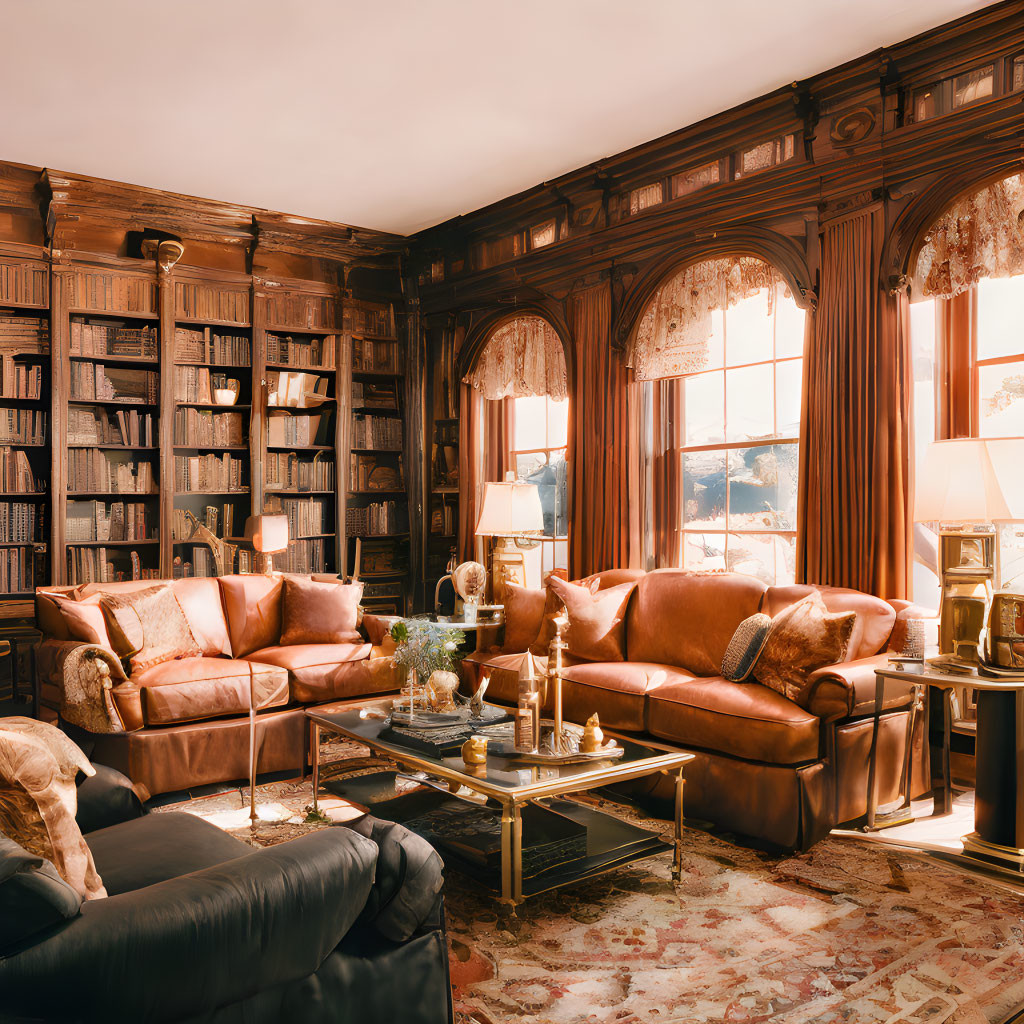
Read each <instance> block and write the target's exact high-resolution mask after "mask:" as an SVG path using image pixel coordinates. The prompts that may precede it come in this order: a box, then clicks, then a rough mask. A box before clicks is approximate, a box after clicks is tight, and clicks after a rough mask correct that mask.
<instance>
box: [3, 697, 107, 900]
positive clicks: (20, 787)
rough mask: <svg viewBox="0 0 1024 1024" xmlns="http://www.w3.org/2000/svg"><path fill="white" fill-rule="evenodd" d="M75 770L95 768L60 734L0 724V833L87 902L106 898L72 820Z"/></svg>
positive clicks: (43, 726)
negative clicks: (52, 869) (44, 863)
mask: <svg viewBox="0 0 1024 1024" xmlns="http://www.w3.org/2000/svg"><path fill="white" fill-rule="evenodd" d="M80 771H81V772H85V774H86V775H92V774H93V773H94V771H95V769H93V767H92V765H91V764H89V761H88V759H87V758H86V756H85V754H83V753H82V751H81V750H80V749H79V748H78V747H77V746H76V745H75V744H74V743H73V742H72V741H71V740H70V739H69V738H68V737H67V736H66V735H65V734H64V733H63V732H61V731H60V729H58V728H56V727H55V726H52V725H48V724H47V723H45V722H37V721H34V720H33V719H31V718H21V717H11V718H3V719H0V831H2V832H3V833H4V835H6V836H8V837H9V838H11V839H13V840H14V841H15V842H16V843H17V844H18V845H19V846H21V847H23V848H24V849H25V850H27V851H28V852H29V853H32V854H35V855H36V856H37V857H41V858H43V860H48V861H50V862H51V863H52V864H53V865H54V867H55V868H56V869H57V871H58V873H59V874H60V876H61V878H63V879H64V881H65V882H67V884H68V885H70V886H71V888H72V889H74V890H75V892H76V893H78V895H79V896H80V897H81V898H82V899H86V900H89V899H96V898H99V897H102V896H106V895H107V893H106V890H105V889H104V888H103V882H102V880H101V879H100V876H99V874H98V873H97V871H96V866H95V864H94V863H93V859H92V853H91V852H90V851H89V847H88V846H87V845H86V843H85V840H84V839H83V838H82V832H81V830H80V829H79V827H78V822H77V821H76V820H75V811H76V810H77V805H78V794H77V789H76V787H75V777H76V776H77V775H78V773H79V772H80Z"/></svg>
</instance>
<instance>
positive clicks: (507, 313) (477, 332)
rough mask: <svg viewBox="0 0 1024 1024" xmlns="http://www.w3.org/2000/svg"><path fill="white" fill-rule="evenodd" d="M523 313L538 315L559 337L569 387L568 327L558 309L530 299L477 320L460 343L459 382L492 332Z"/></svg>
mask: <svg viewBox="0 0 1024 1024" xmlns="http://www.w3.org/2000/svg"><path fill="white" fill-rule="evenodd" d="M522 316H536V317H540V319H541V320H544V321H545V322H546V323H548V324H550V326H551V327H552V328H553V329H554V332H555V333H556V334H557V335H558V340H559V341H560V342H561V343H562V353H563V354H564V356H565V372H566V375H567V378H568V387H569V390H570V391H571V390H572V381H573V365H574V359H573V344H572V335H571V334H570V333H569V327H568V325H567V324H566V322H565V318H564V317H563V316H562V313H561V311H559V310H556V309H555V308H553V307H552V306H549V305H547V304H546V303H540V302H530V303H523V304H522V305H516V307H515V308H514V309H509V308H508V307H507V306H504V307H502V308H501V309H495V310H493V311H491V312H489V313H487V314H486V315H485V316H484V317H482V318H481V319H480V320H478V321H477V322H476V323H475V324H474V325H473V326H472V327H471V328H470V329H469V331H468V332H467V333H466V339H465V341H464V342H463V343H462V348H461V349H460V351H459V355H458V358H457V360H456V367H455V372H456V376H457V378H458V382H459V383H461V382H462V380H463V378H464V377H465V376H466V374H468V373H470V372H471V371H472V369H473V367H474V366H475V365H476V361H477V359H478V358H479V356H480V353H481V352H482V351H483V350H484V346H485V345H486V344H487V342H488V341H490V339H491V335H492V334H494V332H495V331H496V330H497V329H498V328H499V327H503V326H504V325H505V324H507V323H508V322H509V321H510V320H518V319H519V317H522Z"/></svg>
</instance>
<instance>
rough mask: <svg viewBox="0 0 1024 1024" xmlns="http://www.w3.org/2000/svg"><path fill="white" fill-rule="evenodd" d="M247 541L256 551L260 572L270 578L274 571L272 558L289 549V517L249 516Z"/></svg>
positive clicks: (246, 528)
mask: <svg viewBox="0 0 1024 1024" xmlns="http://www.w3.org/2000/svg"><path fill="white" fill-rule="evenodd" d="M245 539H246V540H247V541H249V542H250V543H251V544H252V546H253V548H254V549H255V550H256V553H257V555H258V558H257V559H256V564H257V567H258V569H259V571H260V572H262V573H265V574H266V575H268V576H269V575H270V574H271V573H272V572H273V571H274V560H273V558H272V557H271V556H272V555H274V554H276V553H277V552H278V551H284V550H286V549H287V547H288V517H287V516H270V515H261V516H249V518H248V519H246V521H245Z"/></svg>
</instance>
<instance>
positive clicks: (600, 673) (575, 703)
mask: <svg viewBox="0 0 1024 1024" xmlns="http://www.w3.org/2000/svg"><path fill="white" fill-rule="evenodd" d="M691 679H693V676H691V675H690V674H689V673H688V672H684V671H682V670H681V669H678V668H676V667H675V666H674V665H658V664H654V663H652V662H645V661H612V662H591V663H581V664H578V665H571V666H570V667H569V668H567V669H565V670H564V671H563V672H562V714H563V716H564V717H565V718H566V719H567V720H568V721H570V722H577V723H580V724H582V723H583V722H586V720H587V719H588V718H589V717H590V716H591V715H592V714H594V712H595V711H596V712H597V714H598V715H599V717H600V719H601V724H602V725H605V726H608V727H609V728H610V729H625V730H627V731H629V732H643V731H644V730H645V729H646V728H647V695H648V694H649V693H652V692H654V691H656V690H657V689H658V688H659V687H661V686H664V685H665V684H666V683H669V682H675V683H680V682H688V681H690V680H691Z"/></svg>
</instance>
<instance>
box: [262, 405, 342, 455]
mask: <svg viewBox="0 0 1024 1024" xmlns="http://www.w3.org/2000/svg"><path fill="white" fill-rule="evenodd" d="M330 423H331V414H330V413H312V414H310V415H303V414H301V413H291V412H272V413H270V415H269V416H267V444H269V445H271V446H273V447H288V448H290V447H291V446H292V445H296V446H305V445H311V444H329V443H330V436H331V432H330Z"/></svg>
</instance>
